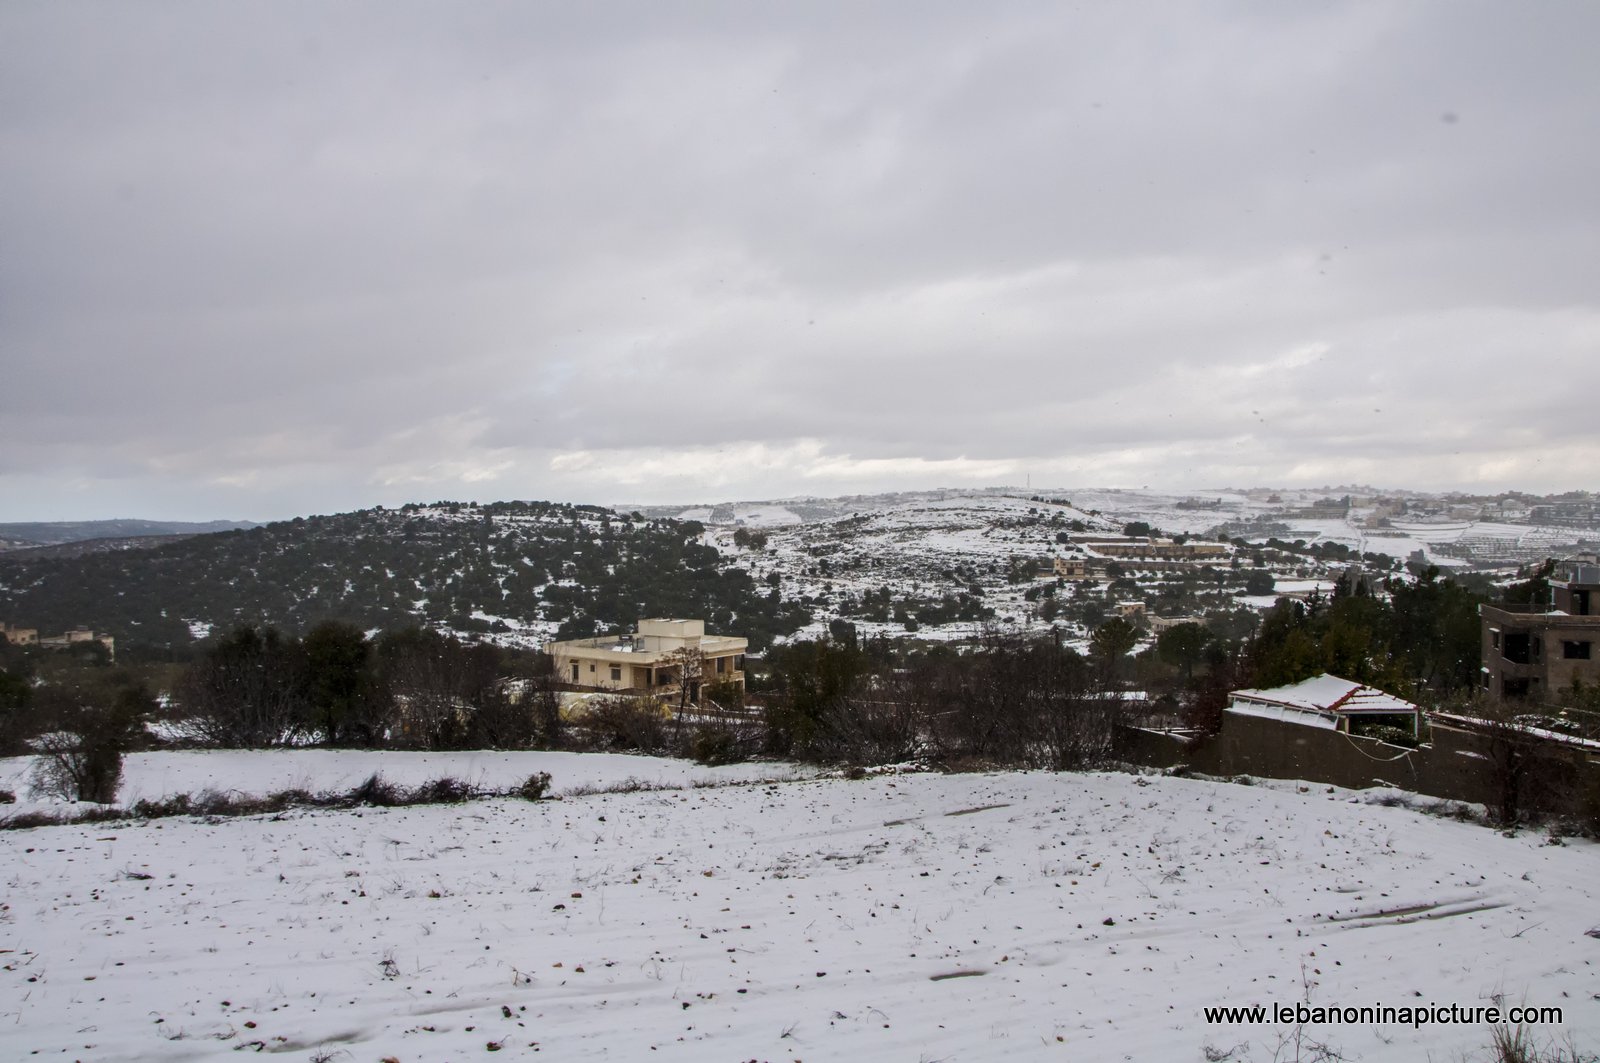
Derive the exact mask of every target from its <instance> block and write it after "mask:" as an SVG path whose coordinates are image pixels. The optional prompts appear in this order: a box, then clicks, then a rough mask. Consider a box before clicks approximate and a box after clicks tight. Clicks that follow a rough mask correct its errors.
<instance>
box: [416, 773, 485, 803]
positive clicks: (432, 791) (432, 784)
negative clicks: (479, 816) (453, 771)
mask: <svg viewBox="0 0 1600 1063" xmlns="http://www.w3.org/2000/svg"><path fill="white" fill-rule="evenodd" d="M471 799H472V787H471V786H469V785H468V784H467V783H465V782H463V781H461V780H460V779H457V778H453V777H451V776H448V775H446V776H443V777H442V778H438V779H429V780H428V781H427V782H425V783H423V784H422V785H421V786H419V787H417V788H416V789H415V790H413V791H411V793H410V794H409V795H408V797H407V800H406V803H407V804H413V805H456V804H460V803H461V802H463V801H470V800H471Z"/></svg>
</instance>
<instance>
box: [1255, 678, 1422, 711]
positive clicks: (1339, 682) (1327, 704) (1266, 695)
mask: <svg viewBox="0 0 1600 1063" xmlns="http://www.w3.org/2000/svg"><path fill="white" fill-rule="evenodd" d="M1233 697H1234V700H1235V702H1238V701H1240V700H1244V701H1248V702H1252V703H1255V704H1257V705H1267V706H1280V707H1282V708H1287V709H1297V710H1299V711H1301V712H1340V713H1352V712H1354V713H1368V712H1385V713H1396V712H1416V711H1417V707H1416V706H1415V705H1413V704H1411V702H1409V701H1406V700H1404V699H1403V698H1398V697H1395V696H1394V695H1393V694H1390V693H1388V692H1386V691H1383V690H1379V689H1378V688H1377V687H1369V686H1366V685H1364V684H1362V683H1357V682H1355V681H1354V680H1350V679H1340V678H1339V677H1338V676H1334V675H1329V674H1327V673H1326V672H1324V673H1323V674H1321V675H1318V676H1313V677H1312V678H1310V679H1306V680H1303V681H1302V682H1299V683H1291V684H1289V685H1288V686H1281V687H1272V688H1270V689H1267V690H1236V691H1234V692H1233Z"/></svg>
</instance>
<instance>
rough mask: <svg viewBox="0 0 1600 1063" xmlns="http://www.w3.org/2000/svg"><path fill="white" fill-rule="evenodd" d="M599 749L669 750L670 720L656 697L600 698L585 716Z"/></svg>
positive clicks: (590, 733) (588, 728)
mask: <svg viewBox="0 0 1600 1063" xmlns="http://www.w3.org/2000/svg"><path fill="white" fill-rule="evenodd" d="M583 726H584V728H585V729H586V730H587V731H588V732H589V737H590V740H591V742H592V743H593V744H594V745H595V747H596V748H597V749H610V750H637V751H638V752H640V753H659V752H661V751H663V750H665V749H666V748H667V745H668V741H667V738H668V735H667V719H666V712H665V710H664V709H663V708H662V706H661V704H660V703H659V702H657V701H656V700H654V699H653V698H630V697H623V696H618V697H608V698H597V699H596V700H595V701H594V703H593V704H592V706H591V707H590V709H589V711H588V712H587V713H585V714H584V716H583Z"/></svg>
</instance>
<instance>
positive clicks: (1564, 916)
mask: <svg viewBox="0 0 1600 1063" xmlns="http://www.w3.org/2000/svg"><path fill="white" fill-rule="evenodd" d="M269 756H271V755H269ZM382 756H383V758H384V761H383V767H384V770H385V771H386V773H389V774H392V775H395V776H397V777H398V776H401V775H402V772H401V770H400V769H398V768H394V769H391V768H390V761H391V760H392V759H393V756H394V755H393V754H383V755H382ZM616 759H617V758H607V757H589V758H582V763H583V764H589V763H593V764H594V765H595V766H594V767H592V768H589V767H583V766H580V763H579V762H578V761H577V760H574V761H573V762H571V763H569V764H567V765H566V766H565V768H564V769H560V768H556V767H554V766H552V767H551V770H552V772H553V773H555V774H556V775H557V778H556V786H557V788H558V789H561V788H565V787H568V786H570V785H571V784H572V783H573V782H574V781H575V779H578V778H580V777H587V778H590V779H596V780H598V779H602V778H615V777H627V776H628V775H637V774H639V773H638V771H637V770H636V768H635V766H634V765H632V764H627V765H624V764H622V763H620V762H619V763H617V764H615V765H612V764H608V763H607V762H609V761H614V760H616ZM241 770H245V769H243V768H241ZM516 771H517V772H522V771H523V768H522V767H521V766H518V767H517V769H516ZM685 771H686V773H687V774H689V775H693V774H695V773H697V772H699V771H700V769H685ZM0 846H3V847H4V849H3V852H4V858H5V868H6V882H5V894H4V899H3V907H0V948H3V949H5V950H6V951H5V952H4V953H3V954H0V959H3V960H4V964H3V966H0V987H3V988H0V1058H5V1059H25V1058H29V1057H30V1056H31V1055H32V1054H33V1053H37V1054H38V1055H39V1056H40V1057H41V1058H51V1059H96V1060H131V1059H171V1060H192V1059H223V1058H237V1057H235V1056H233V1053H234V1052H236V1051H249V1050H250V1049H260V1050H264V1051H273V1052H280V1053H283V1054H285V1055H286V1056H287V1057H288V1058H291V1059H301V1060H305V1059H310V1058H313V1056H315V1055H317V1054H321V1053H326V1054H327V1055H326V1057H325V1058H330V1059H334V1060H370V1061H374V1063H375V1061H378V1060H382V1059H385V1058H393V1059H396V1060H403V1061H406V1063H413V1061H420V1060H447V1059H448V1060H461V1059H468V1058H478V1057H481V1055H482V1054H483V1053H485V1052H487V1051H492V1050H496V1049H502V1050H504V1051H506V1052H508V1053H511V1054H512V1055H515V1056H518V1057H520V1056H524V1055H529V1054H532V1053H533V1052H535V1051H536V1050H537V1051H539V1052H541V1053H543V1054H545V1055H548V1056H550V1057H552V1058H556V1059H612V1060H638V1059H681V1060H695V1061H699V1060H708V1059H712V1060H744V1059H763V1060H778V1059H782V1060H792V1059H804V1060H808V1061H814V1060H819V1059H851V1060H859V1059H873V1060H876V1059H886V1060H932V1059H944V1060H983V1059H996V1060H998V1059H1012V1058H1038V1059H1059V1060H1072V1061H1074V1063H1080V1061H1086V1060H1087V1061H1095V1060H1139V1061H1147V1060H1155V1061H1165V1060H1201V1059H1204V1058H1206V1051H1207V1049H1208V1048H1209V1049H1210V1050H1211V1052H1212V1054H1213V1055H1214V1056H1221V1055H1222V1054H1223V1053H1226V1052H1229V1051H1230V1050H1231V1051H1232V1053H1233V1054H1232V1055H1231V1057H1229V1058H1232V1059H1236V1060H1244V1059H1250V1060H1255V1061H1264V1060H1270V1059H1273V1058H1279V1059H1285V1058H1293V1055H1292V1054H1290V1055H1284V1054H1281V1053H1279V1054H1277V1055H1276V1057H1275V1052H1276V1050H1277V1049H1278V1048H1279V1046H1280V1040H1279V1039H1280V1037H1281V1036H1284V1035H1286V1034H1289V1033H1291V1032H1292V1030H1291V1029H1290V1028H1289V1027H1286V1026H1283V1025H1274V1024H1271V1023H1267V1024H1263V1025H1255V1026H1251V1025H1220V1024H1219V1025H1208V1024H1207V1023H1206V1021H1205V1018H1204V1016H1203V1014H1202V1009H1203V1008H1204V1007H1206V1006H1208V1005H1226V1004H1250V1003H1267V1004H1270V1003H1272V1002H1282V1003H1289V1004H1292V1003H1293V1002H1295V1001H1300V1000H1303V999H1305V997H1306V996H1307V995H1309V997H1310V1000H1311V1002H1312V1003H1313V1004H1320V1005H1325V1006H1326V1005H1334V1004H1339V1005H1362V1004H1373V1003H1383V1004H1395V1005H1405V1004H1421V1003H1428V1002H1432V1003H1446V1004H1448V1003H1451V1002H1455V1003H1460V1004H1463V1005H1477V1004H1482V1003H1487V1002H1489V1001H1490V999H1491V998H1493V997H1496V996H1499V997H1502V998H1504V999H1505V1000H1506V1001H1507V1002H1508V1003H1522V1002H1526V1003H1528V1004H1537V1005H1553V1006H1559V1007H1561V1008H1562V1009H1564V1013H1565V1014H1564V1018H1565V1021H1564V1025H1563V1027H1543V1028H1540V1029H1539V1031H1538V1032H1539V1033H1540V1034H1541V1035H1556V1034H1560V1033H1566V1032H1570V1033H1572V1034H1574V1035H1575V1036H1576V1038H1577V1040H1578V1043H1579V1046H1580V1047H1583V1048H1586V1049H1588V1050H1590V1051H1593V1050H1594V1049H1595V1047H1596V1044H1597V1041H1600V1000H1597V999H1596V997H1597V993H1600V977H1597V976H1600V939H1597V938H1595V937H1589V936H1586V934H1585V932H1586V931H1587V930H1589V929H1591V928H1592V927H1594V926H1595V925H1596V924H1597V923H1600V847H1596V846H1594V845H1592V844H1588V843H1569V844H1567V845H1565V846H1551V845H1547V844H1544V839H1543V838H1542V837H1541V836H1539V835H1536V834H1524V835H1521V836H1519V837H1512V838H1508V837H1503V836H1501V835H1499V834H1496V833H1494V832H1492V831H1490V830H1487V829H1485V828H1483V827H1479V826H1474V825H1470V824H1461V823H1456V822H1451V821H1446V820H1440V819H1435V818H1431V817H1427V816H1424V815H1421V814H1418V813H1416V812H1412V811H1408V810H1406V809H1403V808H1386V807H1380V806H1376V805H1372V804H1368V803H1365V802H1364V801H1363V800H1361V799H1358V798H1354V797H1353V796H1352V795H1350V794H1348V793H1345V792H1328V791H1326V790H1325V789H1324V788H1320V787H1319V788H1311V789H1308V790H1306V791H1305V792H1298V791H1297V790H1296V789H1295V788H1294V787H1292V786H1290V787H1281V788H1276V789H1268V788H1265V787H1243V786H1236V785H1229V784H1220V783H1211V782H1205V781H1199V780H1191V779H1177V778H1147V777H1135V776H1131V775H1114V774H1107V775H1052V774H1045V773H1018V774H994V775H955V776H936V775H900V776H879V777H875V778H867V779H863V780H858V781H846V780H839V779H832V780H815V781H804V782H788V783H771V784H758V785H752V786H743V787H726V788H717V789H685V790H681V791H655V792H643V793H631V794H621V793H611V794H595V795H591V796H587V797H573V798H568V799H565V800H562V801H547V802H542V803H538V804H530V803H527V802H521V801H488V802H480V803H475V804H472V805H467V806H454V807H446V806H435V807H416V808H407V809H393V810H377V809H367V810H362V811H359V812H330V811H304V812H294V813H290V814H288V815H284V816H281V817H274V818H257V819H244V820H224V821H218V822H205V821H200V820H186V819H168V820H162V821H157V822H153V823H148V824H135V823H118V824H115V825H100V826H94V825H86V826H82V827H51V828H41V829H36V830H30V831H12V832H6V833H5V834H3V835H0ZM1305 1032H1306V1033H1307V1034H1309V1035H1311V1036H1313V1037H1315V1038H1316V1039H1317V1040H1321V1041H1325V1042H1327V1043H1329V1044H1330V1045H1331V1046H1333V1047H1334V1048H1336V1049H1338V1051H1339V1052H1341V1053H1342V1054H1343V1057H1344V1058H1346V1059H1352V1060H1354V1059H1361V1060H1368V1061H1384V1060H1393V1061H1407V1063H1411V1061H1417V1060H1427V1059H1434V1060H1440V1061H1445V1060H1455V1059H1460V1058H1483V1057H1482V1056H1481V1055H1477V1054H1476V1053H1479V1052H1480V1050H1481V1048H1482V1046H1484V1045H1485V1044H1486V1043H1487V1037H1488V1031H1487V1030H1486V1029H1484V1028H1482V1027H1449V1026H1433V1027H1425V1028H1423V1029H1421V1030H1413V1029H1410V1028H1407V1027H1399V1026H1389V1027H1373V1026H1361V1025H1353V1026H1344V1027H1333V1028H1323V1027H1316V1028H1311V1029H1308V1030H1307V1031H1305ZM1469 1054H1473V1055H1471V1056H1469ZM1302 1058H1309V1056H1308V1055H1302Z"/></svg>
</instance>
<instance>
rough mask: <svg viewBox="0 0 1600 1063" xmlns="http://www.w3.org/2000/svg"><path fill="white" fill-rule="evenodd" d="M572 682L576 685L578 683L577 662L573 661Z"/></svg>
mask: <svg viewBox="0 0 1600 1063" xmlns="http://www.w3.org/2000/svg"><path fill="white" fill-rule="evenodd" d="M572 681H573V682H574V683H576V682H577V681H578V662H577V661H573V662H572Z"/></svg>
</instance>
